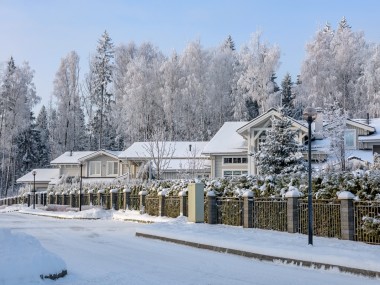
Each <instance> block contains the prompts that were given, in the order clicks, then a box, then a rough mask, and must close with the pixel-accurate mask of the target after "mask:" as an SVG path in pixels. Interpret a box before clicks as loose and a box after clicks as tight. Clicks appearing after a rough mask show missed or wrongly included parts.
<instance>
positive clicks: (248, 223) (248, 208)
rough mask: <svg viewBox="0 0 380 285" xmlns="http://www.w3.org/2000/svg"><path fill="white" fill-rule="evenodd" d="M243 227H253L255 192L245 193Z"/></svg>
mask: <svg viewBox="0 0 380 285" xmlns="http://www.w3.org/2000/svg"><path fill="white" fill-rule="evenodd" d="M243 228H253V192H252V191H251V190H248V191H246V192H244V194H243Z"/></svg>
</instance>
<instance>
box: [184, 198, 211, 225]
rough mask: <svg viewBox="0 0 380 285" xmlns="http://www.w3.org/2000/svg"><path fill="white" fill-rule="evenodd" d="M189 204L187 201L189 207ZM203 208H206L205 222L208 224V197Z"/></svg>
mask: <svg viewBox="0 0 380 285" xmlns="http://www.w3.org/2000/svg"><path fill="white" fill-rule="evenodd" d="M188 203H189V202H188V201H187V205H189V204H188ZM203 206H204V222H205V223H208V199H207V197H205V199H204V204H203Z"/></svg>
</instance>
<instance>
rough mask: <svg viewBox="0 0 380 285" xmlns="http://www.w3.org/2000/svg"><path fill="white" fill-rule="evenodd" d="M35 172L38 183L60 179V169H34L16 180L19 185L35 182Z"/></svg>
mask: <svg viewBox="0 0 380 285" xmlns="http://www.w3.org/2000/svg"><path fill="white" fill-rule="evenodd" d="M33 171H36V177H35V178H36V183H49V182H50V181H51V180H52V179H57V178H59V168H44V169H33V170H32V171H30V172H28V173H27V174H25V175H24V176H22V177H20V178H19V179H17V180H16V182H17V183H32V182H34V176H33Z"/></svg>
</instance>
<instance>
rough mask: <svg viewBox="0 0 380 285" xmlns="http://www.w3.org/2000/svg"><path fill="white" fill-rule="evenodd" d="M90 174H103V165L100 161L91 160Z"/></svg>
mask: <svg viewBox="0 0 380 285" xmlns="http://www.w3.org/2000/svg"><path fill="white" fill-rule="evenodd" d="M89 168H90V169H89V170H90V171H89V175H90V176H101V168H102V165H101V163H100V161H90V165H89Z"/></svg>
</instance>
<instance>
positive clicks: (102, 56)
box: [91, 31, 114, 149]
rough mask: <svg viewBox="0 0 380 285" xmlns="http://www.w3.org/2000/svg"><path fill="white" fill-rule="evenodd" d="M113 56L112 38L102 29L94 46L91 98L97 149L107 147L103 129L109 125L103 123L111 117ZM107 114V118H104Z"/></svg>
mask: <svg viewBox="0 0 380 285" xmlns="http://www.w3.org/2000/svg"><path fill="white" fill-rule="evenodd" d="M113 58H114V46H113V43H112V39H111V38H110V36H109V35H108V33H107V31H104V33H103V34H102V36H101V38H100V39H99V41H98V46H97V48H96V54H95V57H94V59H93V69H92V71H93V84H94V86H93V87H94V89H93V91H94V93H93V94H91V95H92V97H93V98H92V99H93V100H94V102H95V104H96V107H97V109H98V112H97V115H98V117H99V118H98V120H99V124H98V128H99V130H97V133H98V136H99V138H98V149H102V148H108V146H107V145H104V143H103V141H104V130H105V129H107V128H109V127H110V125H105V123H106V122H109V121H110V119H111V114H110V110H111V109H112V108H111V105H112V104H113V103H114V101H113V100H112V93H111V92H110V89H109V85H110V83H111V82H112V72H113V66H114V64H113ZM106 116H107V118H108V120H106V119H105V117H106Z"/></svg>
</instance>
